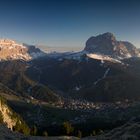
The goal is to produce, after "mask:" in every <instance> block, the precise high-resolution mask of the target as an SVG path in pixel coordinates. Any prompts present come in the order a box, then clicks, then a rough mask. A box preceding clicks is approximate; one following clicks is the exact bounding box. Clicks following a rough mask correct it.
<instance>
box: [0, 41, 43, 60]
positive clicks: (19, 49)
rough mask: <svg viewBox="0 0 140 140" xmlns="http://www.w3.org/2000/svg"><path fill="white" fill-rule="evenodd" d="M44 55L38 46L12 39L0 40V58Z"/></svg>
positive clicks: (27, 58)
mask: <svg viewBox="0 0 140 140" xmlns="http://www.w3.org/2000/svg"><path fill="white" fill-rule="evenodd" d="M43 55H45V53H44V52H42V51H41V50H40V49H39V48H36V47H35V46H31V45H25V44H19V43H16V42H15V41H13V40H9V39H1V40H0V60H16V59H22V60H26V61H28V60H31V59H34V58H37V57H40V56H43Z"/></svg>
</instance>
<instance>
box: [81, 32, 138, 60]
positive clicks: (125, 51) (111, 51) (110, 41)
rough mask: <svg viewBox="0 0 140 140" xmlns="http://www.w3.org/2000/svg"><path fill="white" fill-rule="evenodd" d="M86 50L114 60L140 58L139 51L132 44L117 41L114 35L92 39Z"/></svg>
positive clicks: (105, 34) (88, 41) (106, 34)
mask: <svg viewBox="0 0 140 140" xmlns="http://www.w3.org/2000/svg"><path fill="white" fill-rule="evenodd" d="M84 50H85V51H86V52H88V53H96V54H102V55H108V56H110V57H113V58H119V59H123V58H129V57H139V56H140V52H139V50H138V49H137V48H136V47H135V46H134V45H133V44H131V43H130V42H127V41H117V39H116V37H115V36H114V34H112V33H109V32H107V33H104V34H100V35H98V36H92V37H90V38H89V39H88V40H87V42H86V47H85V48H84Z"/></svg>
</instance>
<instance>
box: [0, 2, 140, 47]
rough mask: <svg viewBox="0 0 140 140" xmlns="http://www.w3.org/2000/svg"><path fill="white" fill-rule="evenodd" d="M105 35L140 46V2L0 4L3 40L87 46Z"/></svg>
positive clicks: (57, 45) (0, 29)
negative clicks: (86, 42) (89, 41)
mask: <svg viewBox="0 0 140 140" xmlns="http://www.w3.org/2000/svg"><path fill="white" fill-rule="evenodd" d="M104 32H112V33H114V34H115V35H116V37H117V38H118V39H119V40H129V41H130V42H132V43H134V44H135V45H136V46H137V47H140V1H139V0H1V1H0V37H1V38H10V39H14V40H17V41H20V42H25V43H29V44H43V45H46V46H55V47H60V46H63V47H84V45H85V41H86V40H87V39H88V38H89V37H90V36H93V35H97V34H100V33H104Z"/></svg>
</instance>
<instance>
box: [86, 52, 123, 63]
mask: <svg viewBox="0 0 140 140" xmlns="http://www.w3.org/2000/svg"><path fill="white" fill-rule="evenodd" d="M87 57H89V58H92V59H96V60H101V62H102V63H104V61H110V62H113V63H122V62H121V61H120V60H118V59H115V58H112V57H110V56H108V55H101V54H95V53H91V54H87Z"/></svg>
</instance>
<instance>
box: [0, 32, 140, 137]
mask: <svg viewBox="0 0 140 140" xmlns="http://www.w3.org/2000/svg"><path fill="white" fill-rule="evenodd" d="M139 77H140V50H139V49H138V48H136V47H135V46H134V45H133V44H131V43H130V42H127V41H118V40H117V39H116V37H115V35H113V34H112V33H108V32H107V33H104V34H100V35H98V36H94V37H90V38H89V39H88V40H87V42H86V43H85V48H84V49H83V50H81V51H79V52H65V53H57V52H53V53H45V52H43V51H42V50H40V49H39V48H37V47H36V46H32V45H27V44H24V43H23V44H19V43H16V42H15V41H12V40H8V39H1V40H0V95H1V97H2V99H3V98H4V100H7V102H4V103H3V104H4V107H6V110H7V111H9V112H10V113H11V116H13V114H16V115H15V116H16V117H15V118H17V119H18V121H21V122H23V124H24V125H23V126H21V125H19V123H18V128H17V125H15V124H16V122H17V120H15V122H14V125H12V126H10V127H11V128H12V129H13V128H15V126H16V130H17V129H18V130H20V132H22V133H23V131H24V133H26V131H27V130H28V132H29V127H30V128H31V130H32V129H33V128H34V126H33V125H35V126H36V127H37V128H38V129H39V134H40V135H43V134H42V133H43V132H44V131H45V130H46V129H47V130H48V132H49V133H50V134H52V131H51V130H55V131H54V132H55V135H58V134H60V131H61V132H62V134H64V133H63V129H60V128H61V127H62V123H63V122H64V121H70V122H72V123H73V124H74V125H75V127H76V128H79V125H88V126H89V128H88V130H89V131H91V129H93V128H94V127H93V126H94V125H95V126H96V125H97V124H96V123H97V122H98V123H100V122H102V124H100V126H101V127H103V129H105V128H104V127H105V126H106V125H107V128H109V129H111V128H110V125H111V126H114V127H116V126H118V124H122V122H123V123H124V122H126V121H128V120H129V119H130V118H131V117H132V116H133V115H132V114H135V113H136V112H137V105H136V107H135V109H134V110H135V111H134V112H133V109H132V108H131V107H130V108H129V107H126V108H127V109H126V110H125V109H124V108H123V107H120V106H117V107H116V104H117V105H118V104H119V105H120V104H121V103H124V104H125V103H126V104H127V106H129V103H131V102H134V103H137V102H139V101H140V96H139V95H140V94H139V93H140V88H139V83H140V78H139ZM0 99H1V98H0ZM94 103H95V104H96V103H97V106H96V105H93V104H94ZM98 104H102V105H101V109H98V108H100V105H99V106H98ZM114 104H115V107H114ZM90 105H91V106H92V107H93V108H94V109H93V110H94V111H93V112H91V110H90ZM104 105H105V108H102V106H104ZM106 106H107V107H106ZM85 108H86V109H85ZM97 109H98V111H99V112H98V113H96V111H97ZM2 110H3V106H1V107H0V114H2ZM23 110H24V111H23ZM124 110H125V111H124ZM66 112H67V113H66ZM105 112H107V113H108V114H107V115H105V114H106V113H105ZM112 112H113V113H112ZM116 112H117V114H118V116H115V118H114V115H113V114H116ZM103 113H104V115H105V116H104V118H102V114H103ZM7 114H8V113H6V115H7ZM67 114H68V115H67ZM117 114H116V115H117ZM126 114H127V115H126ZM2 115H3V114H2ZM96 115H97V116H98V117H96ZM7 116H8V115H7ZM11 116H8V118H11ZM17 116H20V117H17ZM122 116H123V117H122ZM124 116H125V117H124ZM100 117H101V118H102V119H101V120H100ZM77 118H78V119H80V122H79V123H78V119H77ZM112 118H114V120H112ZM9 120H10V122H11V119H9ZM75 120H76V121H75ZM91 122H92V123H93V124H94V125H93V126H91ZM118 122H119V123H118ZM4 123H7V122H6V121H5V122H4ZM12 124H13V123H12ZM89 124H90V125H89ZM27 125H28V126H27ZM104 125H105V126H104ZM7 126H8V125H7ZM21 127H22V129H21ZM23 128H25V129H23ZM48 128H49V129H48ZM58 128H59V129H58ZM97 128H98V127H97ZM31 130H30V131H31ZM33 130H34V129H33ZM80 130H84V131H85V132H86V131H87V130H85V128H83V127H81V126H80ZM31 132H32V131H31ZM75 133H77V130H76V131H75ZM75 133H74V134H75ZM113 133H114V135H115V132H113ZM53 134H54V133H53ZM53 134H52V135H53ZM87 135H89V133H87V132H86V133H85V136H87ZM108 135H109V136H110V133H108ZM115 136H116V135H115ZM115 136H114V137H115ZM95 138H96V137H95Z"/></svg>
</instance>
